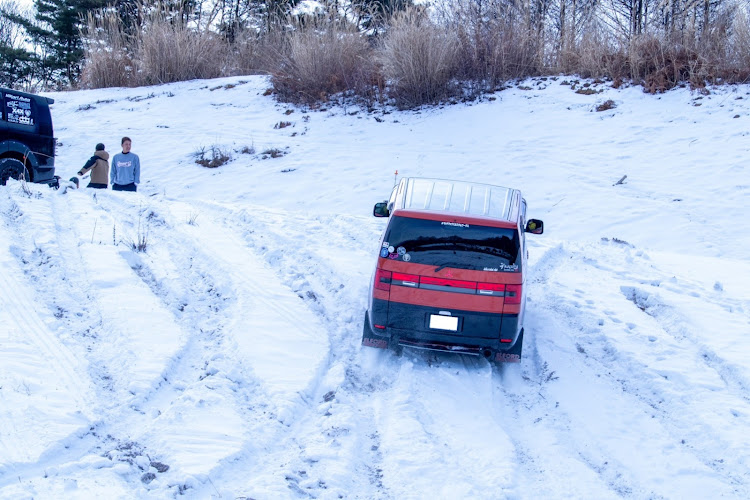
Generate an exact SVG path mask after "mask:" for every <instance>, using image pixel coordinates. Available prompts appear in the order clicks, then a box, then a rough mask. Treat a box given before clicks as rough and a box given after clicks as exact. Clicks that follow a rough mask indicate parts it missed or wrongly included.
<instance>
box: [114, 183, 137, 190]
mask: <svg viewBox="0 0 750 500" xmlns="http://www.w3.org/2000/svg"><path fill="white" fill-rule="evenodd" d="M112 190H113V191H137V190H138V186H136V185H135V182H131V183H130V184H112Z"/></svg>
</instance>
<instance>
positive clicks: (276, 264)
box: [192, 203, 379, 496]
mask: <svg viewBox="0 0 750 500" xmlns="http://www.w3.org/2000/svg"><path fill="white" fill-rule="evenodd" d="M192 209H193V210H195V209H196V206H195V205H193V206H192ZM200 214H201V215H200V217H199V218H198V221H201V220H202V219H205V218H209V219H210V220H211V222H212V223H213V224H219V225H221V226H223V227H224V229H223V230H224V231H232V232H233V233H236V234H239V235H244V237H243V241H244V243H243V244H244V245H246V246H247V247H248V248H249V249H251V250H250V251H251V252H258V253H259V255H261V256H262V257H263V258H264V259H265V261H266V263H267V264H268V265H269V267H270V268H271V269H273V270H274V272H275V275H274V279H275V280H278V281H280V282H282V283H284V284H285V285H287V286H289V287H290V288H291V289H293V290H295V293H297V294H298V295H299V297H300V299H303V300H304V302H303V300H300V301H299V303H298V304H299V305H298V306H295V308H296V307H299V308H308V307H309V308H310V310H312V311H314V312H315V315H316V316H318V317H319V318H320V321H321V322H322V324H323V325H324V330H325V331H326V332H327V334H328V336H329V338H330V339H331V342H330V344H331V348H332V349H331V352H330V354H329V355H328V358H329V361H327V365H326V366H324V367H322V368H321V372H320V375H319V376H318V377H317V380H316V382H315V387H313V388H311V389H310V390H308V391H307V395H306V396H305V400H306V406H305V408H304V409H303V411H300V412H299V413H298V414H297V416H296V418H295V419H294V420H293V421H291V422H290V424H291V425H290V427H289V429H287V431H286V432H285V433H284V435H281V436H279V440H280V443H279V445H278V446H277V447H275V449H272V450H270V451H268V452H266V462H267V464H264V465H263V467H262V468H257V465H254V464H249V465H248V466H249V467H251V468H252V469H251V470H254V472H253V474H252V476H254V479H253V480H252V481H251V482H250V484H249V486H247V487H249V488H250V490H249V492H248V494H251V493H252V491H253V490H252V488H253V487H255V485H258V484H264V489H266V488H269V487H271V488H272V489H275V491H277V493H278V494H283V493H282V492H284V491H292V492H296V493H297V494H298V495H302V496H305V495H308V494H316V493H315V492H320V493H321V494H322V493H325V494H328V495H330V494H333V492H335V491H339V492H341V493H342V494H346V492H348V491H361V492H364V491H374V490H372V488H373V486H371V484H373V485H375V486H374V487H375V488H377V483H378V474H379V472H378V470H377V466H371V464H370V462H371V460H366V459H363V453H364V455H365V456H366V457H369V456H373V457H377V455H378V453H377V435H376V434H375V433H373V432H372V427H371V426H369V425H364V426H363V425H362V423H361V421H360V419H359V418H357V417H356V415H357V414H359V413H360V410H359V409H358V408H356V407H355V406H352V404H351V402H350V398H349V397H348V395H347V394H345V393H344V392H343V391H341V390H340V389H339V386H340V385H341V383H342V380H343V379H344V378H345V377H346V376H347V375H345V374H344V371H345V370H344V369H343V366H344V364H343V363H341V362H339V361H335V362H332V361H331V360H336V359H338V358H340V357H341V356H342V354H341V353H340V351H341V350H345V351H349V350H351V347H350V346H352V345H353V342H352V341H351V339H345V340H342V341H341V342H337V341H335V340H334V339H336V338H341V334H340V332H341V331H342V330H345V329H346V328H347V325H349V324H350V323H351V322H352V321H353V316H352V314H351V312H349V313H347V312H346V303H343V304H342V302H341V301H340V300H339V299H340V298H343V297H345V295H342V293H341V290H342V288H344V283H346V286H347V287H348V286H349V281H347V277H344V278H340V279H342V280H344V281H343V282H342V283H336V284H335V285H332V283H333V282H334V281H335V280H336V279H339V278H338V277H337V276H336V273H333V272H331V270H330V268H329V267H328V266H327V265H324V262H318V263H317V266H313V268H308V267H306V266H305V263H306V262H309V260H307V259H309V253H308V252H306V251H305V252H303V253H301V252H295V251H294V250H296V248H297V246H299V244H298V243H296V242H295V240H296V238H298V237H300V236H301V235H300V234H299V233H298V231H299V230H300V229H301V228H304V232H305V234H304V237H305V238H306V239H307V240H308V241H314V240H315V236H316V234H317V233H315V228H313V230H312V233H313V234H310V227H311V224H314V225H315V226H316V228H320V227H322V226H323V225H325V224H315V221H313V220H302V219H300V218H298V217H297V216H295V214H287V213H278V212H276V213H267V212H265V211H263V210H254V211H253V214H254V216H253V217H249V216H248V215H247V214H246V213H245V212H244V211H240V214H239V215H238V214H237V212H236V211H234V210H232V209H229V208H224V207H221V206H217V205H215V204H209V203H204V204H200ZM201 224H205V221H203V222H198V225H199V227H200V225H201ZM277 231H278V232H277ZM302 248H303V249H305V250H307V249H309V246H307V247H302ZM282 249H284V250H285V251H284V252H283V255H282V253H281V252H280V250H282ZM290 250H292V251H290ZM305 256H307V257H305ZM295 261H296V262H295ZM329 262H330V261H325V264H328V263H329ZM313 269H314V272H313ZM321 283H322V284H323V286H322V287H321ZM331 304H336V308H335V309H336V310H335V311H332V310H331V309H329V308H328V307H327V306H328V305H331ZM337 313H340V314H337ZM331 315H335V316H336V317H335V318H333V317H331ZM347 374H348V370H347ZM359 428H366V430H362V432H357V431H356V429H359ZM363 447H364V449H367V450H369V453H367V452H363ZM373 448H374V449H373ZM342 459H343V460H342ZM342 464H345V465H342ZM352 468H353V469H354V470H356V471H357V472H356V473H355V474H352V473H351V469H352ZM279 471H281V472H283V477H281V480H282V481H279V473H280V472H279ZM337 471H340V472H337ZM226 480H227V481H231V479H228V478H227V479H226ZM350 482H355V483H356V484H357V485H358V486H357V487H354V488H352V487H351V486H342V483H350ZM269 484H270V485H272V486H269ZM241 491H244V490H241ZM373 495H375V494H374V493H373ZM373 495H369V494H368V496H373Z"/></svg>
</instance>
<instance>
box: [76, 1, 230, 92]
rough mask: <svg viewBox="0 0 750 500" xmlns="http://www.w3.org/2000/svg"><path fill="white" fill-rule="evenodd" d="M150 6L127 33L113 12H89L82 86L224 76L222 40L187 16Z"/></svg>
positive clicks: (105, 85)
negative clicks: (130, 31)
mask: <svg viewBox="0 0 750 500" xmlns="http://www.w3.org/2000/svg"><path fill="white" fill-rule="evenodd" d="M173 14H174V12H171V11H168V10H166V8H157V9H152V10H151V11H150V13H149V14H148V15H147V16H146V17H145V19H144V20H143V21H142V22H141V23H140V24H137V25H136V26H135V27H134V30H133V31H134V34H133V35H128V34H127V33H126V32H125V30H124V28H123V23H122V21H121V19H120V17H119V15H118V14H117V12H116V11H114V10H112V9H102V10H100V11H97V12H96V13H95V14H89V16H88V18H87V23H86V28H85V30H84V33H83V34H82V36H83V39H84V61H85V62H84V70H83V76H82V79H81V84H82V85H83V86H86V87H95V88H101V87H119V86H137V85H150V84H157V83H169V82H178V81H184V80H193V79H196V78H216V77H218V76H222V75H223V74H224V70H225V67H226V63H227V55H228V50H227V44H226V43H225V42H224V40H222V38H221V37H220V36H218V35H217V34H215V33H213V32H212V31H211V30H210V29H207V28H201V27H197V26H189V25H188V24H186V23H185V22H184V19H187V18H189V16H183V15H176V16H175V15H173Z"/></svg>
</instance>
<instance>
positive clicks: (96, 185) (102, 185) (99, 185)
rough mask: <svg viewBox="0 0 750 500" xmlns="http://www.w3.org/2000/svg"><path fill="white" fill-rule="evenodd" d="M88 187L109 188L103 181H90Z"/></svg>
mask: <svg viewBox="0 0 750 500" xmlns="http://www.w3.org/2000/svg"><path fill="white" fill-rule="evenodd" d="M86 187H87V188H92V189H107V185H106V184H102V183H101V182H89V185H88V186H86Z"/></svg>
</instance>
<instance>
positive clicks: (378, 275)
mask: <svg viewBox="0 0 750 500" xmlns="http://www.w3.org/2000/svg"><path fill="white" fill-rule="evenodd" d="M392 274H393V273H391V272H390V271H386V270H385V269H377V270H375V288H377V289H378V290H385V291H386V292H390V291H391V276H392Z"/></svg>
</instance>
